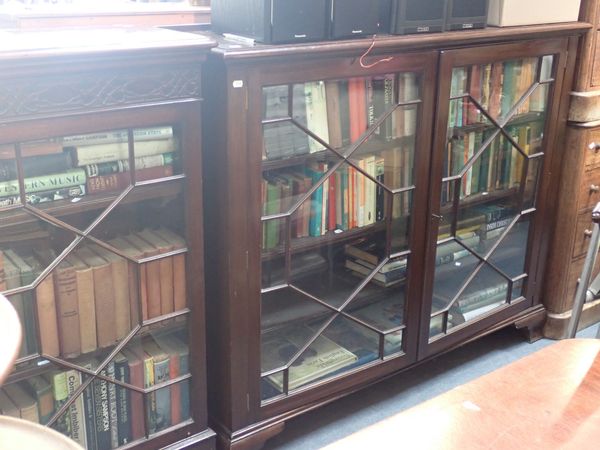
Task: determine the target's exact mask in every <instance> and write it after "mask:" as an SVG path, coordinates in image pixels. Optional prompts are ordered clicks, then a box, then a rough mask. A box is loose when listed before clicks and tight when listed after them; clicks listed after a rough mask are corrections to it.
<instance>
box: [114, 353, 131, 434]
mask: <svg viewBox="0 0 600 450" xmlns="http://www.w3.org/2000/svg"><path fill="white" fill-rule="evenodd" d="M115 378H116V379H117V380H119V381H122V382H124V383H129V382H130V375H129V364H128V362H127V360H126V359H125V358H123V359H121V360H119V361H117V362H116V363H115ZM116 400H117V424H118V427H117V428H118V435H119V436H118V445H124V444H127V443H129V442H131V420H132V419H131V392H130V391H129V389H125V388H122V387H117V399H116Z"/></svg>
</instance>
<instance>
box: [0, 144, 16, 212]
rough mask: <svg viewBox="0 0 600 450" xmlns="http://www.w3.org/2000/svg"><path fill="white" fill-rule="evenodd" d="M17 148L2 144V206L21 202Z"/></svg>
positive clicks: (0, 194) (0, 181)
mask: <svg viewBox="0 0 600 450" xmlns="http://www.w3.org/2000/svg"><path fill="white" fill-rule="evenodd" d="M15 158H16V156H15V149H14V146H12V145H8V144H7V145H0V208H4V207H7V206H14V205H20V204H21V198H20V197H19V183H18V181H17V180H18V177H17V163H16V159H15Z"/></svg>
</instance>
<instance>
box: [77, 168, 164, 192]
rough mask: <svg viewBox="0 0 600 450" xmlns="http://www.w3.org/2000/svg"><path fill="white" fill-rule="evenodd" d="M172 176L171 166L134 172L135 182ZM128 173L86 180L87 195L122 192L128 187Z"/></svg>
mask: <svg viewBox="0 0 600 450" xmlns="http://www.w3.org/2000/svg"><path fill="white" fill-rule="evenodd" d="M172 175H173V166H172V165H169V166H157V167H150V168H147V169H140V170H136V173H135V178H136V181H147V180H152V179H158V178H164V177H170V176H172ZM130 179H131V178H130V175H129V172H122V173H113V174H111V175H99V176H95V177H90V178H88V180H87V184H86V186H87V191H88V193H89V194H98V193H102V192H114V191H118V190H123V189H125V188H126V187H127V186H129V182H130Z"/></svg>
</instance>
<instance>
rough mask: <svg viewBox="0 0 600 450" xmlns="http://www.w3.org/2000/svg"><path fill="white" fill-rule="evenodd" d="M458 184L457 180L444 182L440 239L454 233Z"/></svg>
mask: <svg viewBox="0 0 600 450" xmlns="http://www.w3.org/2000/svg"><path fill="white" fill-rule="evenodd" d="M456 186H457V184H456V180H450V181H444V182H442V194H441V198H440V218H439V225H438V240H442V239H446V238H449V237H450V236H451V235H452V224H453V223H454V220H455V214H454V208H453V207H452V205H453V204H454V193H455V192H456Z"/></svg>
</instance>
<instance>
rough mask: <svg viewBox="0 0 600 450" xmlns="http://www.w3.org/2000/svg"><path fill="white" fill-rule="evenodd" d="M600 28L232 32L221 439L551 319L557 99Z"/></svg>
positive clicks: (216, 149) (221, 181) (211, 253)
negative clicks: (266, 38) (282, 40)
mask: <svg viewBox="0 0 600 450" xmlns="http://www.w3.org/2000/svg"><path fill="white" fill-rule="evenodd" d="M587 28H589V25H588V24H584V23H569V24H559V25H548V26H528V27H514V28H510V29H493V28H488V29H486V30H479V31H466V32H449V33H441V34H432V35H428V36H380V37H377V38H375V43H374V46H373V49H372V50H371V51H370V53H369V54H368V55H366V56H363V57H361V55H364V54H365V52H366V51H367V49H368V48H369V46H370V45H371V43H372V41H371V40H370V39H367V40H353V41H339V42H323V43H313V44H305V45H282V46H265V45H254V46H249V45H246V44H241V43H239V42H234V41H227V40H223V39H219V46H218V47H216V48H214V49H212V50H211V52H210V55H209V57H208V60H207V62H206V64H205V65H204V67H203V70H204V71H205V78H204V80H205V83H206V85H207V89H206V100H207V101H206V103H205V106H206V107H207V109H206V110H205V117H204V119H205V122H204V123H205V126H206V127H208V128H209V129H210V130H211V132H210V133H206V134H205V135H204V139H205V141H204V145H203V148H204V151H205V158H204V161H205V165H204V169H205V186H206V187H207V189H206V190H205V192H206V194H207V195H206V197H205V208H206V215H205V230H206V237H207V239H206V254H207V265H206V272H207V278H206V279H207V298H208V301H207V317H208V322H207V327H208V328H207V330H208V367H209V378H208V380H209V381H208V382H209V386H210V389H209V405H210V406H209V411H210V420H211V422H210V423H211V427H212V428H213V429H214V430H215V431H216V432H217V435H218V441H219V443H220V445H221V446H222V447H223V448H236V449H238V448H239V449H242V448H243V449H246V448H259V447H260V446H261V445H262V444H263V443H264V442H265V440H267V439H268V438H269V437H271V436H273V435H274V434H276V433H278V432H279V431H280V430H281V429H282V428H283V426H284V424H285V421H286V420H287V419H289V418H291V417H293V416H295V415H297V414H300V413H302V412H306V411H309V410H310V409H313V408H315V407H317V406H319V405H322V404H325V403H327V402H330V401H332V400H334V399H336V398H339V397H341V396H343V395H345V394H348V393H350V392H352V391H355V390H356V389H359V388H361V387H364V386H366V385H368V384H369V383H372V382H374V381H376V380H379V379H382V378H383V377H386V376H388V375H390V374H393V373H395V372H399V371H401V370H404V369H407V368H409V367H410V366H412V365H414V364H416V363H418V362H420V361H423V360H426V359H428V358H431V357H433V356H435V355H437V354H439V353H440V352H443V351H447V350H449V349H452V348H455V347H457V346H459V345H461V344H463V343H465V342H467V341H470V340H472V339H475V338H477V337H480V336H483V335H485V334H487V333H490V332H491V331H493V330H495V329H498V328H500V327H504V326H507V325H516V326H517V327H519V328H523V329H525V330H529V331H531V332H533V331H534V330H537V329H539V328H540V327H541V325H542V324H543V321H544V318H545V308H544V306H543V304H542V299H541V297H540V293H541V285H542V284H543V278H542V274H543V270H544V266H545V262H546V256H547V250H548V241H549V231H550V224H551V223H552V222H553V221H554V214H555V211H554V210H553V208H552V204H553V199H554V198H555V197H556V194H557V192H556V191H557V189H556V187H557V186H556V182H554V180H553V179H552V173H553V171H554V168H555V167H556V166H557V165H560V163H561V161H560V160H561V156H562V153H561V150H562V149H561V146H560V145H559V144H560V142H561V140H562V139H563V137H564V136H563V131H564V125H565V122H566V113H565V111H564V110H563V109H561V107H562V105H563V104H564V97H565V95H566V93H568V91H569V89H570V84H571V82H572V79H573V68H574V59H573V58H574V56H573V55H574V53H575V48H576V45H577V42H578V39H579V35H580V34H581V33H583V32H584V31H585V30H586V29H587ZM209 116H210V117H209ZM406 376H410V374H409V373H407V374H406Z"/></svg>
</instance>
